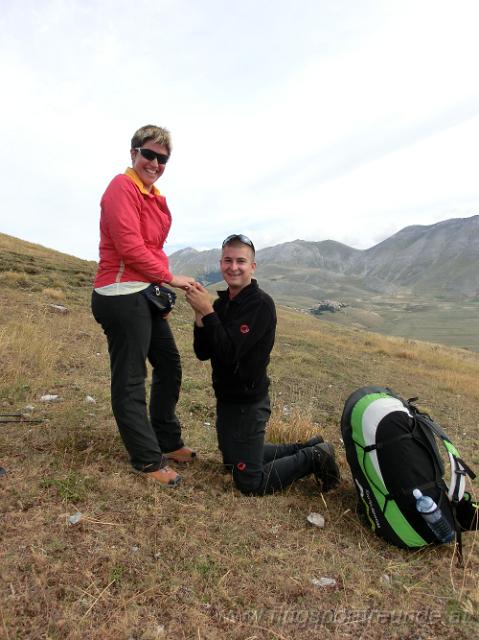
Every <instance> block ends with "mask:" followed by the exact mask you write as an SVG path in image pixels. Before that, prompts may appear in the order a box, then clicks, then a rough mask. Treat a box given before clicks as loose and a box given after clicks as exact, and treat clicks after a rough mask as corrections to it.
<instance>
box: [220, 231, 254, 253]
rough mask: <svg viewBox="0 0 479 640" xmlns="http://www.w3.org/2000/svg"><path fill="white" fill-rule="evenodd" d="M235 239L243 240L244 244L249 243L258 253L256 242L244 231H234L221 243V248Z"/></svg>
mask: <svg viewBox="0 0 479 640" xmlns="http://www.w3.org/2000/svg"><path fill="white" fill-rule="evenodd" d="M234 240H238V241H239V242H242V243H243V244H246V245H248V247H251V248H252V249H253V253H256V251H255V248H254V244H253V243H252V242H251V240H250V239H249V238H248V236H245V235H243V234H242V233H233V234H232V235H231V236H228V237H227V238H225V239H224V240H223V244H222V245H221V248H222V249H224V248H225V247H226V245H227V244H229V243H230V242H233V241H234Z"/></svg>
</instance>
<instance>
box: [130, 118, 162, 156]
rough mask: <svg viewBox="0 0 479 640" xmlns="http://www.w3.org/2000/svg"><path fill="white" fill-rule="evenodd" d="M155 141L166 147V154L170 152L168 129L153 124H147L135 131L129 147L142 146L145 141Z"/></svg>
mask: <svg viewBox="0 0 479 640" xmlns="http://www.w3.org/2000/svg"><path fill="white" fill-rule="evenodd" d="M150 141H151V142H155V143H156V144H161V145H163V146H164V147H166V149H167V151H168V155H170V154H171V135H170V132H169V131H168V129H164V128H163V127H156V126H155V125H154V124H147V125H145V126H144V127H140V128H139V129H138V131H135V133H134V134H133V138H132V139H131V148H132V149H136V148H137V147H142V146H143V145H144V144H145V142H150Z"/></svg>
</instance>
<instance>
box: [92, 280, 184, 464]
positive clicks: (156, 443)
mask: <svg viewBox="0 0 479 640" xmlns="http://www.w3.org/2000/svg"><path fill="white" fill-rule="evenodd" d="M92 312H93V315H94V317H95V319H96V321H97V322H99V323H100V324H101V326H102V328H103V331H104V333H105V335H106V337H107V340H108V352H109V354H110V366H111V404H112V409H113V414H114V416H115V420H116V423H117V425H118V429H119V431H120V434H121V437H122V439H123V442H124V444H125V447H126V449H127V451H128V453H129V455H130V460H131V464H132V465H133V467H135V468H136V469H138V470H148V471H154V470H156V469H159V468H160V467H161V466H163V464H164V459H163V456H162V452H163V453H168V452H169V451H175V450H176V449H179V448H180V447H182V446H183V441H182V439H181V426H180V423H179V421H178V418H177V417H176V414H175V409H176V403H177V402H178V396H179V391H180V386H181V362H180V356H179V353H178V349H177V348H176V344H175V340H174V338H173V334H172V332H171V329H170V326H169V324H168V321H167V320H165V319H164V318H162V316H161V314H160V313H156V312H155V311H154V310H152V309H151V308H150V305H149V303H148V301H147V300H146V298H145V296H144V295H143V294H142V293H141V292H139V293H131V294H127V295H119V296H104V295H101V294H98V293H96V292H95V291H94V292H93V296H92ZM147 359H148V360H149V362H150V363H151V365H152V367H153V373H152V382H151V391H150V405H149V412H150V419H149V418H148V413H147V409H146V392H145V378H146V374H147V370H146V360H147ZM150 420H151V421H150Z"/></svg>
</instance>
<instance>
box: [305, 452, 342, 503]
mask: <svg viewBox="0 0 479 640" xmlns="http://www.w3.org/2000/svg"><path fill="white" fill-rule="evenodd" d="M312 449H313V468H314V472H313V473H314V477H315V478H316V482H317V483H318V485H319V487H320V489H321V491H322V492H323V493H326V491H330V490H331V489H334V487H335V486H336V485H337V484H339V481H340V479H341V476H340V473H339V467H338V465H337V464H336V458H335V455H334V447H333V445H332V444H329V442H320V443H319V444H316V445H314V446H313V448H312Z"/></svg>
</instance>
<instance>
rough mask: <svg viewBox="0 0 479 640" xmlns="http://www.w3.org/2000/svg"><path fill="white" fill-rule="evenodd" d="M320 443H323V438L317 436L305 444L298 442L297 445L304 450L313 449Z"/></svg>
mask: <svg viewBox="0 0 479 640" xmlns="http://www.w3.org/2000/svg"><path fill="white" fill-rule="evenodd" d="M321 442H324V438H323V437H322V436H320V435H319V434H318V435H317V436H313V437H312V438H310V439H309V440H306V442H298V444H299V447H300V449H305V448H306V447H314V445H316V444H321Z"/></svg>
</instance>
